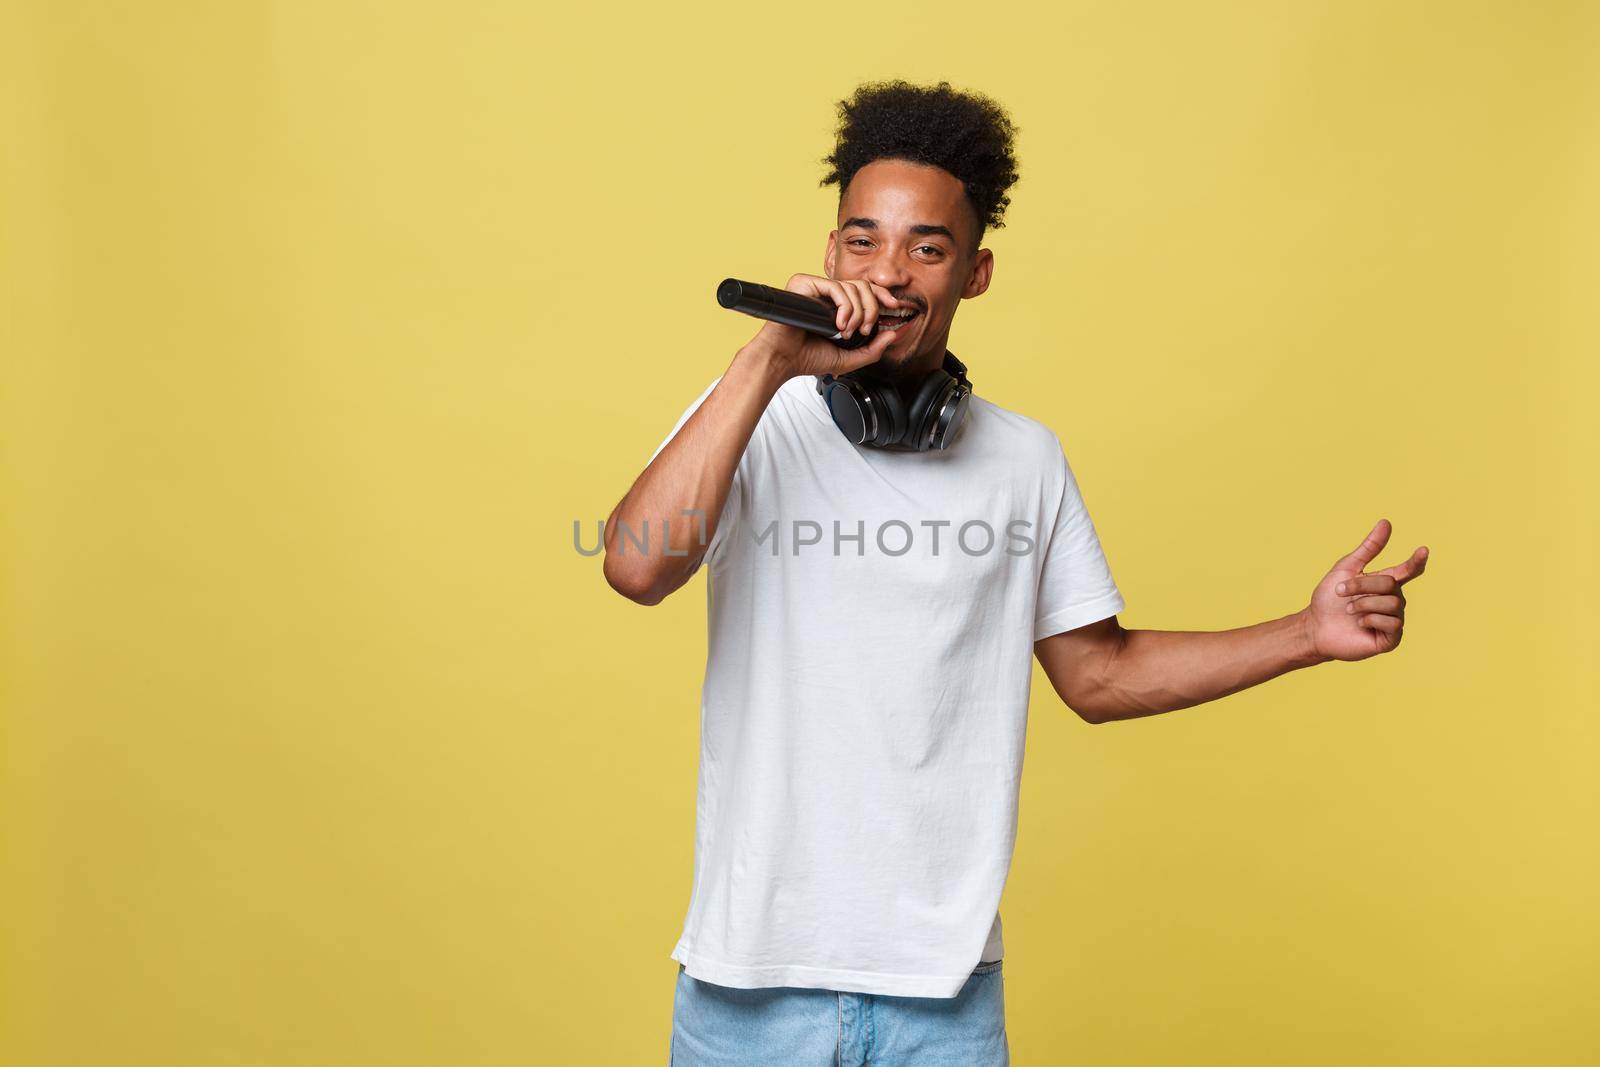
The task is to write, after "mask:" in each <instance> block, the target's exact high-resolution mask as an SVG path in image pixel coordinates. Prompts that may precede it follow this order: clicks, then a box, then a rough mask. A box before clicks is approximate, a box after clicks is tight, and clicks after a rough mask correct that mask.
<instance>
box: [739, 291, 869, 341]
mask: <svg viewBox="0 0 1600 1067" xmlns="http://www.w3.org/2000/svg"><path fill="white" fill-rule="evenodd" d="M717 303H719V304H721V305H722V306H723V307H725V308H729V309H730V310H733V311H742V312H744V313H745V314H746V315H754V316H755V317H756V318H758V319H767V320H769V321H771V322H780V323H782V324H783V325H785V326H794V327H798V328H799V329H802V330H806V331H807V332H809V333H815V334H820V335H821V336H823V337H826V338H828V340H830V341H832V342H833V343H834V344H835V345H838V346H839V347H840V348H844V349H851V348H860V347H861V346H862V345H864V344H870V343H871V341H872V336H871V335H870V334H862V333H861V331H860V330H857V331H856V333H855V334H854V335H853V336H851V337H840V336H839V327H838V326H836V325H835V324H834V322H835V317H836V316H837V315H838V309H837V308H836V307H835V306H834V305H832V304H830V303H828V302H827V301H825V300H818V299H816V298H815V297H810V296H801V295H800V294H799V293H791V292H789V290H787V289H775V288H773V287H772V286H770V285H758V284H756V283H755V282H742V281H740V280H739V279H737V278H724V279H723V280H722V284H721V285H719V286H717Z"/></svg>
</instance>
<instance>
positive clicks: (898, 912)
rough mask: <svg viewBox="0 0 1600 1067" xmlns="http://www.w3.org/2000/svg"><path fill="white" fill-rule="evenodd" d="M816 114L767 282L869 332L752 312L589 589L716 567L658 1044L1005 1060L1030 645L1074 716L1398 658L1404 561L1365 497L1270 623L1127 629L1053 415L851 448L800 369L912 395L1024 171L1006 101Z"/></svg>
mask: <svg viewBox="0 0 1600 1067" xmlns="http://www.w3.org/2000/svg"><path fill="white" fill-rule="evenodd" d="M841 119H842V121H841V123H840V127H839V132H838V143H837V146H836V149H835V152H834V154H833V155H831V156H829V157H827V160H826V162H829V163H831V164H833V170H832V171H831V172H830V173H829V175H828V176H827V177H826V178H825V179H824V184H828V183H831V182H837V183H838V184H839V187H840V198H839V209H838V217H837V220H836V222H837V228H836V229H834V230H833V231H832V232H831V233H829V235H828V241H827V248H826V252H825V255H824V260H823V266H824V271H825V273H824V275H822V276H814V275H807V274H797V275H795V276H794V277H792V278H791V279H789V282H788V285H787V288H788V289H789V290H790V291H791V292H796V293H802V294H805V295H808V296H812V297H815V298H818V299H821V300H824V301H827V302H829V303H831V304H832V305H833V306H834V307H835V308H836V322H837V325H838V327H839V328H840V330H841V331H842V332H843V333H844V334H845V335H846V336H849V335H851V334H853V333H854V332H855V331H857V330H859V331H861V332H862V333H863V334H865V335H869V336H872V335H875V336H873V339H872V341H871V343H870V344H867V345H866V346H864V347H862V348H859V349H856V350H853V351H847V350H844V349H841V348H839V347H838V346H836V345H834V344H833V343H831V342H830V341H828V340H826V339H824V338H821V337H820V336H818V335H813V334H809V333H805V332H803V331H801V330H798V329H795V328H792V327H789V326H783V325H779V324H777V323H765V324H764V325H762V327H761V328H760V330H759V332H758V333H757V334H756V336H755V337H754V338H753V339H752V340H751V341H750V342H749V343H748V344H746V345H745V346H744V347H743V348H741V349H740V350H739V351H738V353H737V354H736V355H735V356H734V358H733V361H732V363H731V364H730V365H729V366H728V368H727V370H726V372H724V373H723V374H722V375H721V376H720V377H719V378H717V379H716V380H715V381H713V382H712V383H711V385H710V387H708V388H707V389H706V390H705V392H703V393H702V394H701V395H700V397H699V398H698V399H697V400H696V401H695V402H694V403H693V404H692V405H690V407H689V409H688V410H687V411H686V412H685V413H684V415H683V417H682V418H680V419H679V421H678V424H677V425H676V426H675V427H674V428H673V431H672V433H670V434H669V435H668V437H667V439H666V440H665V441H664V442H663V443H662V445H661V447H660V448H658V449H657V450H656V453H655V455H654V456H653V457H652V459H651V461H650V463H649V465H648V466H647V467H646V468H645V470H644V472H643V473H642V474H640V476H639V478H638V480H637V481H636V482H635V483H634V485H633V487H632V488H631V489H630V490H629V491H628V493H627V495H626V496H624V497H623V499H622V500H621V502H619V503H618V504H617V506H616V508H615V509H614V510H613V512H612V514H611V517H610V519H609V520H608V522H607V524H606V531H605V547H606V558H605V575H606V579H607V581H608V582H609V583H610V584H611V586H612V587H613V588H614V589H616V590H617V591H618V592H620V593H622V594H623V595H625V596H627V597H629V598H630V599H632V600H635V601H637V602H639V603H641V604H656V603H659V602H660V601H661V600H662V599H663V598H664V597H666V596H667V595H669V594H670V593H671V592H672V591H673V590H675V589H677V588H679V587H680V586H682V585H683V584H684V583H685V582H687V581H688V580H689V578H690V577H691V576H692V575H693V574H694V573H695V571H696V570H697V569H698V568H699V567H700V566H701V565H702V563H704V564H706V565H708V566H709V567H710V579H709V593H708V596H709V638H710V649H709V656H708V660H707V666H706V678H705V687H704V691H703V697H702V705H701V743H702V748H701V756H700V768H699V789H698V804H697V809H696V833H695V854H694V882H693V887H692V891H691V895H690V903H689V910H688V915H687V918H686V921H685V924H684V928H683V935H682V937H681V939H680V940H679V941H678V944H677V946H676V947H675V948H674V949H673V952H672V956H673V958H674V959H676V960H678V961H679V963H680V968H679V974H678V986H677V991H676V997H675V1001H674V1013H673V1039H672V1056H673V1062H674V1063H675V1064H678V1065H680V1067H681V1065H684V1064H695V1065H700V1064H768V1063H770V1064H785V1065H790V1064H818V1065H821V1064H825V1063H836V1062H837V1063H841V1064H843V1063H865V1062H870V1063H872V1064H880V1063H881V1064H885V1065H889V1064H916V1065H918V1067H923V1065H930V1064H933V1065H936V1064H945V1063H949V1064H961V1065H964V1067H974V1065H984V1064H994V1063H1007V1062H1009V1054H1008V1050H1007V1042H1006V1036H1005V1021H1004V998H1003V993H1002V979H1001V973H1000V967H1001V964H1000V960H1001V958H1002V955H1003V945H1002V940H1001V925H1000V917H999V913H998V904H999V900H1000V895H1001V891H1002V889H1003V887H1004V885H1005V879H1006V874H1007V871H1008V870H1009V866H1010V862H1011V853H1012V845H1013V841H1014V837H1015V830H1016V816H1017V797H1018V787H1019V783H1020V775H1021V767H1022V757H1023V739H1024V734H1025V727H1026V720H1027V705H1028V694H1029V685H1030V681H1031V656H1037V657H1038V659H1039V661H1040V663H1041V664H1042V665H1043V667H1044V670H1045V672H1046V674H1047V676H1048V677H1049V679H1050V681H1051V684H1052V685H1053V686H1054V687H1055V690H1056V692H1057V693H1058V694H1059V695H1060V697H1061V699H1062V700H1063V701H1064V702H1065V703H1066V704H1067V705H1068V706H1069V707H1070V708H1072V709H1073V710H1074V711H1075V712H1076V713H1077V714H1078V715H1080V716H1082V717H1083V718H1084V719H1086V720H1087V721H1089V722H1091V723H1104V722H1110V721H1112V720H1116V719H1129V718H1134V717H1138V716H1143V715H1153V714H1158V713H1161V712H1166V711H1171V710H1174V709H1177V708H1184V707H1188V706H1191V705H1194V704H1199V703H1203V702H1205V701H1208V700H1214V699H1216V698H1218V697H1221V696H1224V695H1226V694H1229V693H1234V692H1237V691H1239V690H1241V689H1244V688H1246V687H1248V686H1252V685H1256V684H1258V683H1260V682H1264V681H1266V680H1268V679H1270V678H1273V677H1276V676H1277V675H1280V674H1283V673H1285V672H1286V671H1290V670H1293V669H1296V668H1299V667H1306V666H1310V665H1312V664H1316V663H1320V662H1325V661H1328V660H1334V659H1338V660H1357V659H1363V658H1366V657H1369V656H1372V655H1376V654H1378V653H1381V652H1386V651H1390V650H1392V649H1393V648H1395V647H1396V646H1397V645H1398V644H1399V642H1400V636H1401V625H1402V620H1403V618H1404V610H1405V598H1404V596H1403V595H1402V594H1401V592H1400V587H1401V586H1402V585H1403V584H1404V583H1405V582H1407V581H1409V580H1410V579H1411V578H1414V577H1416V576H1417V575H1418V574H1421V573H1422V570H1423V566H1424V559H1425V557H1426V549H1424V548H1419V549H1418V550H1417V551H1416V553H1415V554H1413V556H1412V557H1411V558H1410V559H1409V560H1407V561H1406V562H1405V563H1402V564H1400V565H1398V566H1395V567H1390V568H1387V569H1385V570H1381V571H1377V572H1374V573H1371V574H1364V573H1362V572H1363V568H1364V567H1365V566H1366V565H1367V564H1368V563H1369V562H1370V561H1371V560H1372V559H1373V558H1374V557H1375V556H1376V555H1377V554H1378V552H1379V551H1380V550H1381V549H1382V548H1383V546H1384V544H1385V543H1386V542H1387V540H1388V537H1389V526H1388V523H1387V522H1382V521H1380V522H1379V523H1378V525H1377V526H1376V527H1375V528H1374V529H1373V531H1372V533H1371V534H1369V535H1368V536H1367V538H1366V539H1365V540H1364V541H1363V542H1362V543H1361V545H1360V546H1359V547H1358V548H1357V549H1356V550H1355V551H1354V552H1352V553H1351V554H1350V555H1348V556H1346V557H1345V558H1344V559H1341V560H1340V561H1339V562H1338V563H1337V564H1336V565H1335V566H1334V567H1333V569H1332V570H1331V571H1329V572H1328V574H1327V575H1326V576H1325V577H1323V579H1322V580H1321V581H1320V582H1319V583H1318V584H1317V586H1316V588H1315V591H1314V592H1313V593H1312V596H1311V601H1310V603H1309V604H1308V605H1307V607H1306V608H1304V609H1302V610H1300V611H1298V612H1295V613H1294V614H1292V615H1288V616H1285V617H1283V618H1279V619H1274V620H1271V621H1268V622H1263V623H1260V624H1258V625H1255V626H1250V627H1245V628H1242V629H1237V630H1228V631H1223V632H1217V633H1178V632H1167V631H1156V630H1125V629H1123V628H1122V627H1121V626H1120V625H1119V624H1118V621H1117V618H1116V616H1117V612H1119V611H1120V610H1122V608H1123V606H1124V605H1123V599H1122V596H1121V594H1120V592H1119V591H1118V589H1117V586H1116V584H1115V583H1114V582H1113V580H1112V577H1111V573H1110V570H1109V568H1108V567H1107V564H1106V559H1105V556H1104V555H1103V553H1102V551H1101V547H1100V543H1099V540H1098V537H1097V534H1096V532H1095V528H1094V525H1093V523H1092V522H1091V521H1090V518H1089V513H1088V511H1087V509H1086V507H1085V505H1084V501H1083V498H1082V496H1081V495H1080V493H1079V491H1078V486H1077V482H1076V479H1075V478H1074V476H1073V473H1072V470H1071V468H1070V466H1069V465H1068V463H1067V460H1066V457H1065V454H1064V452H1063V450H1062V446H1061V443H1060V440H1059V438H1058V437H1057V436H1056V435H1055V434H1054V433H1053V432H1052V431H1051V430H1050V429H1048V428H1047V427H1045V426H1044V425H1042V424H1041V423H1039V422H1036V421H1034V420H1033V419H1030V418H1028V417H1027V416H1024V415H1021V414H1018V413H1015V412H1011V411H1008V410H1005V409H1003V408H1001V407H999V406H998V405H996V404H994V403H992V402H990V401H987V400H984V399H983V398H982V397H979V396H973V397H972V398H971V400H970V401H969V402H968V407H967V411H966V414H965V419H964V425H962V426H961V427H960V429H959V431H958V432H957V433H956V434H955V437H954V440H953V441H951V442H950V443H949V444H948V447H945V448H942V449H939V448H936V449H923V450H900V451H896V450H887V449H882V448H872V447H862V446H860V445H857V444H855V443H853V442H852V440H851V439H847V438H846V436H845V435H844V434H842V433H841V432H840V427H839V426H836V425H835V423H834V421H833V418H832V416H831V415H830V410H829V407H828V404H827V402H826V401H825V400H824V399H823V398H822V397H821V396H819V395H818V391H817V389H816V387H815V385H816V380H817V376H820V375H834V376H835V377H837V376H840V375H846V374H853V375H854V377H856V378H859V379H867V380H870V381H873V382H875V383H878V384H879V385H880V386H882V387H884V388H889V389H894V390H897V391H898V394H899V395H900V396H901V398H902V400H903V402H904V403H905V404H910V403H911V402H912V400H913V399H914V398H915V396H916V393H917V387H918V385H919V383H921V382H922V381H924V380H925V379H926V378H927V376H928V375H929V374H931V373H933V372H935V371H936V370H938V369H939V368H941V366H944V365H946V364H945V363H944V360H945V356H946V353H947V348H946V344H947V339H948V337H949V334H950V326H951V323H952V321H953V319H954V317H955V312H956V309H957V307H958V306H959V304H960V302H961V301H962V300H964V299H970V298H973V297H977V296H980V295H982V294H983V293H984V291H985V290H987V289H988V287H989V282H990V279H991V276H992V273H993V269H994V256H993V254H992V252H991V251H990V250H989V249H987V248H983V247H981V242H982V238H983V235H984V233H985V231H986V229H987V228H988V227H990V226H993V227H999V226H1000V225H1002V218H1001V217H1002V214H1003V212H1004V208H1005V206H1006V204H1007V203H1008V202H1009V201H1008V198H1007V197H1006V195H1005V194H1006V190H1007V189H1008V188H1009V187H1010V186H1011V185H1012V184H1013V183H1014V182H1015V180H1016V177H1017V174H1016V161H1015V158H1014V156H1013V153H1012V140H1013V134H1014V129H1013V127H1012V126H1011V124H1010V122H1009V120H1008V118H1007V117H1006V115H1005V114H1004V112H1003V111H1002V110H1001V109H1000V108H999V107H998V106H996V105H995V104H994V103H993V102H992V101H989V100H988V99H987V98H985V97H982V96H979V95H976V94H967V93H958V92H955V91H953V90H952V89H951V88H950V86H949V84H948V83H944V82H941V83H940V84H939V85H938V86H935V87H926V88H924V87H917V86H912V85H908V84H906V83H904V82H890V83H881V84H869V85H864V86H862V87H861V88H859V89H858V90H857V91H856V93H855V95H854V98H853V99H852V100H848V101H843V102H841ZM908 313H909V318H907V317H906V315H907V314H908ZM624 528H625V529H624ZM985 530H987V531H988V535H987V536H986V535H985V533H984V531H985ZM639 531H646V532H647V533H648V534H658V533H659V534H661V535H662V537H661V539H660V540H658V541H657V542H656V543H655V545H654V550H650V546H649V544H648V537H647V538H645V539H644V542H643V543H642V544H641V541H640V539H639V538H638V533H639ZM630 532H631V536H630ZM1030 654H1031V656H1030Z"/></svg>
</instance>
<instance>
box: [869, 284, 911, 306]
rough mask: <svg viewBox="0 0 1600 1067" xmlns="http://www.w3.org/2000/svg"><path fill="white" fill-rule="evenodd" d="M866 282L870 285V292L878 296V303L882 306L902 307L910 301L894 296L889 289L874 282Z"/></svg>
mask: <svg viewBox="0 0 1600 1067" xmlns="http://www.w3.org/2000/svg"><path fill="white" fill-rule="evenodd" d="M867 284H868V285H869V286H871V287H872V294H873V296H875V297H877V298H878V304H879V305H880V306H882V307H886V308H902V307H906V306H908V305H909V304H910V303H911V301H909V300H901V299H900V298H899V297H897V296H895V295H894V294H893V293H891V292H890V291H889V290H887V289H885V288H884V287H883V286H881V285H879V284H877V283H876V282H868V283H867Z"/></svg>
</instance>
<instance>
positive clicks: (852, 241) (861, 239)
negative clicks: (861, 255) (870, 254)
mask: <svg viewBox="0 0 1600 1067" xmlns="http://www.w3.org/2000/svg"><path fill="white" fill-rule="evenodd" d="M870 243H871V242H869V241H868V240H867V239H866V238H865V237H854V238H851V239H850V240H848V241H846V242H845V244H847V245H853V244H870Z"/></svg>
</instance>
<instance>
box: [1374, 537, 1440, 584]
mask: <svg viewBox="0 0 1600 1067" xmlns="http://www.w3.org/2000/svg"><path fill="white" fill-rule="evenodd" d="M1427 569H1428V546H1427V545H1423V546H1421V547H1420V548H1418V549H1417V550H1416V551H1415V552H1413V553H1411V558H1410V559H1408V560H1406V561H1405V562H1404V563H1397V564H1395V565H1394V566H1393V567H1385V568H1384V569H1383V570H1381V571H1375V572H1374V573H1376V574H1387V575H1389V576H1391V577H1392V578H1394V580H1395V581H1397V582H1399V583H1400V584H1401V585H1405V584H1406V583H1407V582H1409V581H1410V580H1411V579H1413V578H1415V577H1416V576H1417V575H1419V574H1421V573H1422V572H1423V571H1425V570H1427Z"/></svg>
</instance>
